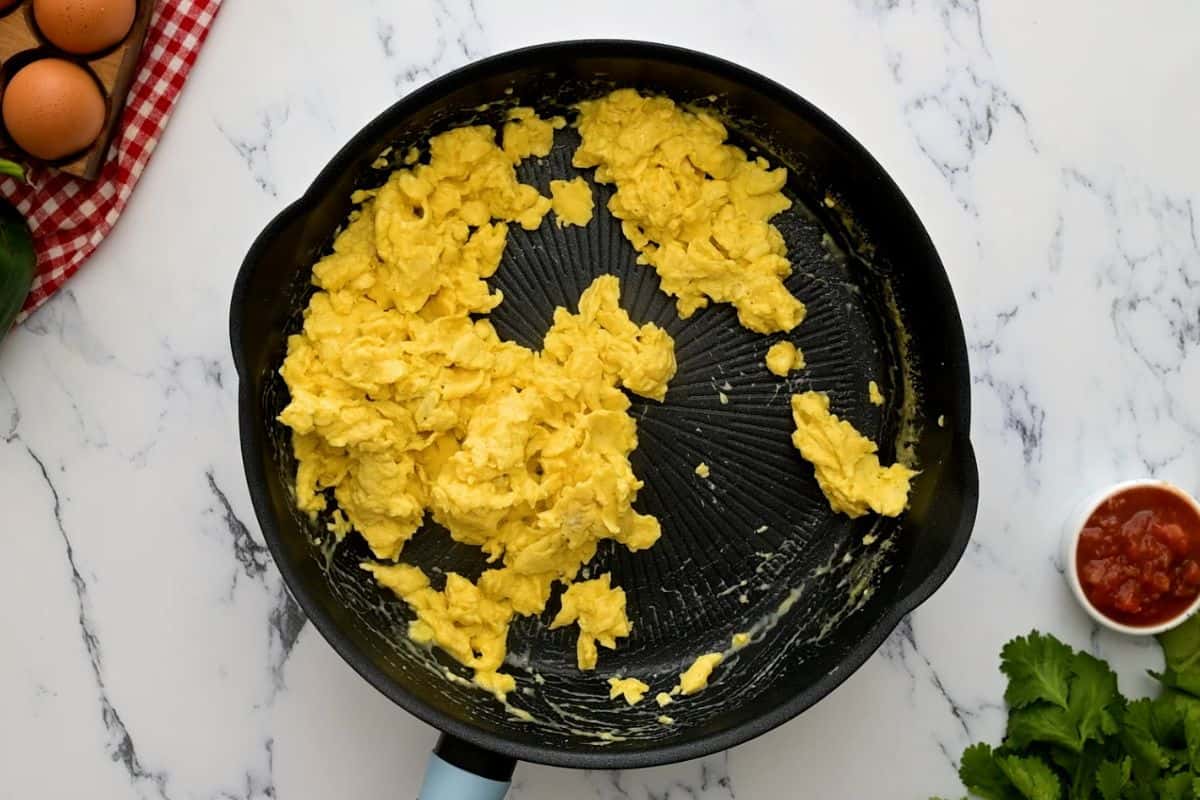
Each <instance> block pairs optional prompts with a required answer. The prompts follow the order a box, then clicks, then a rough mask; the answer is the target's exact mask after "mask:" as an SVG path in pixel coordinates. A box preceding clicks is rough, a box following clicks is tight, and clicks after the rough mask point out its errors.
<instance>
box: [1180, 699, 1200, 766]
mask: <svg viewBox="0 0 1200 800" xmlns="http://www.w3.org/2000/svg"><path fill="white" fill-rule="evenodd" d="M1183 738H1184V740H1185V741H1186V743H1187V754H1188V766H1189V767H1190V768H1191V770H1192V772H1194V773H1197V774H1200V709H1196V708H1188V709H1187V710H1186V711H1184V712H1183Z"/></svg>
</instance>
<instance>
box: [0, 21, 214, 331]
mask: <svg viewBox="0 0 1200 800" xmlns="http://www.w3.org/2000/svg"><path fill="white" fill-rule="evenodd" d="M220 7H221V0H161V2H159V3H158V7H157V8H156V9H155V10H154V15H153V17H152V18H151V20H150V28H149V30H147V32H146V41H145V44H144V45H143V46H142V55H141V59H140V60H139V61H138V66H137V70H136V74H135V77H134V79H133V83H132V84H131V85H130V87H129V95H128V97H127V99H126V101H125V108H124V110H123V111H122V112H121V123H120V126H119V127H118V129H117V133H116V135H115V136H114V137H113V143H112V146H111V147H110V148H109V151H108V160H107V161H106V162H105V163H104V166H103V167H101V169H100V174H99V175H98V176H97V177H96V179H95V180H91V181H86V180H84V179H82V178H76V177H75V176H73V175H67V174H65V173H60V172H56V171H54V170H50V169H46V168H43V167H37V166H34V167H31V168H30V170H29V176H28V178H29V181H28V183H20V182H18V181H16V180H14V179H12V178H5V179H4V180H3V181H0V196H3V197H5V198H7V199H8V200H9V201H10V202H11V203H13V205H15V206H16V207H17V210H18V211H20V212H21V213H22V214H23V215H24V216H25V218H26V219H27V220H28V221H29V227H30V229H31V230H32V231H33V244H34V249H35V250H36V251H37V261H38V271H37V276H36V277H35V278H34V280H33V290H32V291H31V292H30V293H29V298H28V299H27V300H26V301H25V307H24V308H23V309H22V310H21V315H20V316H19V317H18V321H19V320H21V319H24V318H25V317H26V316H28V315H29V313H30V312H32V311H33V310H34V309H35V308H37V307H38V306H40V305H41V304H42V303H44V302H46V300H48V299H49V298H50V296H51V295H53V294H54V293H55V292H57V291H58V290H59V288H61V287H62V285H63V284H64V283H66V282H67V279H68V278H70V277H71V276H72V275H74V274H75V272H76V271H77V270H78V269H79V267H80V265H82V264H83V262H84V261H86V260H87V258H88V256H90V255H91V254H92V252H93V251H94V250H95V249H96V247H97V245H99V244H100V242H102V241H103V240H104V237H105V236H107V235H108V232H109V231H111V230H112V228H113V225H115V224H116V222H117V217H119V216H120V215H121V211H122V210H124V208H125V204H126V203H127V202H128V201H129V195H130V194H132V193H133V187H134V185H135V184H137V182H138V178H140V177H141V175H142V170H144V169H145V167H146V162H148V161H149V160H150V154H151V153H153V152H154V146H155V145H156V144H158V139H159V136H161V135H162V131H163V128H165V127H166V125H167V119H168V118H170V116H171V109H173V108H174V107H175V101H176V99H178V97H179V92H180V90H181V89H183V83H184V81H185V80H187V76H188V73H189V72H191V69H192V65H193V64H195V63H196V54H197V53H199V52H200V46H201V45H202V44H203V43H204V39H205V37H206V36H208V31H209V28H211V27H212V23H213V19H214V18H215V17H216V15H217V10H218V9H219V8H220Z"/></svg>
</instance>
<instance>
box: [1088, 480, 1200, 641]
mask: <svg viewBox="0 0 1200 800" xmlns="http://www.w3.org/2000/svg"><path fill="white" fill-rule="evenodd" d="M1075 560H1076V566H1077V568H1078V570H1079V581H1080V583H1082V584H1083V593H1084V594H1085V595H1086V596H1087V598H1088V600H1089V601H1091V603H1092V605H1093V606H1095V607H1096V609H1097V610H1099V611H1100V612H1101V613H1102V614H1104V615H1105V616H1106V617H1109V618H1110V619H1113V620H1115V621H1117V622H1120V623H1122V624H1124V625H1135V626H1147V625H1157V624H1158V623H1160V622H1166V621H1167V620H1170V619H1173V618H1174V617H1177V616H1179V615H1180V614H1181V613H1183V611H1184V610H1185V609H1187V607H1188V606H1190V605H1191V604H1192V601H1193V600H1195V599H1196V595H1197V594H1200V515H1198V514H1197V513H1196V510H1195V509H1194V508H1193V507H1192V505H1191V504H1190V503H1188V502H1187V501H1186V500H1184V499H1183V498H1182V497H1180V496H1179V495H1178V494H1176V493H1175V492H1172V491H1170V490H1169V489H1162V488H1159V487H1157V486H1139V487H1137V488H1133V489H1126V490H1125V491H1123V492H1119V493H1118V494H1115V495H1113V496H1112V497H1110V498H1108V499H1107V500H1105V501H1104V502H1103V503H1101V504H1100V506H1099V507H1097V508H1096V510H1095V511H1093V512H1092V515H1091V516H1090V517H1088V520H1087V523H1085V525H1084V528H1083V531H1082V533H1080V535H1079V544H1078V546H1077V549H1076V551H1075Z"/></svg>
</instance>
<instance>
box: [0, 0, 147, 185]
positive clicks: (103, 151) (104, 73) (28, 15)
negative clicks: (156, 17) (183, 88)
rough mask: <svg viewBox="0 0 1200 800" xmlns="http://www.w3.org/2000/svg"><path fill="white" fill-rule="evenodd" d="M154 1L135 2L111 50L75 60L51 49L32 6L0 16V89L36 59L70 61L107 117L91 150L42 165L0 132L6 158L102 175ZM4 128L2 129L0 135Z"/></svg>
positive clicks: (85, 175) (24, 2) (84, 174)
mask: <svg viewBox="0 0 1200 800" xmlns="http://www.w3.org/2000/svg"><path fill="white" fill-rule="evenodd" d="M155 2H156V0H138V3H137V14H136V16H135V17H134V19H133V26H132V27H131V28H130V29H129V33H128V34H127V35H126V36H125V38H124V39H123V40H122V41H121V43H120V44H118V45H116V46H115V47H111V48H109V49H108V50H104V51H101V52H99V53H96V54H94V55H89V56H78V55H73V54H71V53H65V52H63V51H61V50H59V49H58V48H57V47H55V46H54V45H52V44H51V43H50V42H49V41H48V40H47V39H46V38H45V37H44V36H42V34H41V33H40V32H39V31H38V29H37V25H36V24H34V21H33V4H32V2H30V0H21V2H20V3H18V4H17V5H15V6H14V7H13V8H11V9H8V10H6V11H4V12H0V13H2V14H3V16H0V87H2V86H6V85H7V84H8V79H9V78H10V77H12V76H13V75H14V74H16V72H17V71H18V70H20V69H21V67H24V66H25V65H26V64H28V63H30V62H31V61H36V60H37V59H39V58H44V57H54V58H63V59H66V60H68V61H73V62H75V63H76V64H79V65H80V66H82V67H84V68H86V69H87V70H89V71H90V72H91V73H92V76H93V77H95V79H96V82H97V83H98V84H99V85H100V87H101V89H102V92H103V94H104V102H105V106H106V107H107V113H106V115H105V119H104V127H103V128H102V129H101V130H100V135H99V136H98V137H97V138H96V141H95V142H94V143H93V144H92V146H91V147H90V148H88V149H87V150H85V151H84V152H82V153H79V154H78V155H75V156H68V157H67V158H66V159H63V160H61V161H52V162H48V161H42V160H41V159H38V158H34V157H33V156H31V155H29V154H27V153H25V152H24V151H22V150H21V149H20V148H18V147H17V146H16V145H15V144H13V143H12V141H11V140H10V139H9V138H8V133H7V131H3V130H0V148H2V149H3V150H4V151H5V155H6V156H8V157H10V158H12V159H13V160H14V161H18V162H20V163H23V164H33V163H36V164H44V165H47V166H51V167H53V168H55V169H58V170H61V171H63V172H68V173H70V174H72V175H78V176H79V177H81V178H86V179H88V180H91V179H92V178H95V177H96V176H97V175H98V174H99V173H100V167H101V166H103V164H104V157H105V155H107V153H108V146H109V144H111V143H112V139H113V135H114V134H115V133H116V130H117V123H118V122H119V121H120V119H121V109H122V108H124V106H125V96H126V95H127V94H128V92H129V85H130V84H131V83H132V82H133V71H134V70H135V69H136V68H137V62H138V55H139V54H140V53H141V51H142V43H143V42H144V41H145V39H146V29H147V28H149V27H150V16H151V14H153V13H154V4H155ZM2 128H3V125H2V124H0V129H2Z"/></svg>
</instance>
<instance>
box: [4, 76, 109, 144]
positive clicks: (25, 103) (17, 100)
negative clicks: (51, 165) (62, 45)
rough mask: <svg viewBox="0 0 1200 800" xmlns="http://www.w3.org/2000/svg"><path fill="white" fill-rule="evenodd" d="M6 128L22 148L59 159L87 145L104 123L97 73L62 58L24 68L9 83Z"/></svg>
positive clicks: (6, 98) (5, 107)
mask: <svg viewBox="0 0 1200 800" xmlns="http://www.w3.org/2000/svg"><path fill="white" fill-rule="evenodd" d="M0 113H2V115H3V117H4V127H5V128H7V129H8V135H9V136H10V137H11V138H12V140H13V141H14V142H15V143H16V145H17V146H18V147H20V148H21V149H22V150H24V151H25V152H26V153H29V154H30V155H31V156H36V157H37V158H40V159H43V160H46V161H54V160H56V159H60V158H64V157H65V156H69V155H72V154H74V153H78V152H80V151H82V150H85V149H86V148H87V147H88V146H89V145H90V144H91V143H92V142H94V141H96V137H98V136H99V135H100V131H101V130H102V129H103V128H104V116H105V106H104V96H103V95H102V94H101V93H100V87H99V86H97V85H96V81H95V79H94V78H92V75H91V73H89V72H88V71H87V70H85V69H84V68H83V67H81V66H79V65H78V64H73V63H71V62H70V61H64V60H62V59H61V58H43V59H40V60H38V61H34V62H33V63H31V64H28V65H26V66H24V67H22V68H21V69H20V70H18V71H17V74H16V75H13V76H12V78H11V79H10V80H9V82H8V86H6V87H5V88H4V100H3V103H2V104H0Z"/></svg>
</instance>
